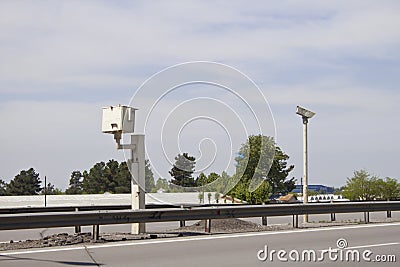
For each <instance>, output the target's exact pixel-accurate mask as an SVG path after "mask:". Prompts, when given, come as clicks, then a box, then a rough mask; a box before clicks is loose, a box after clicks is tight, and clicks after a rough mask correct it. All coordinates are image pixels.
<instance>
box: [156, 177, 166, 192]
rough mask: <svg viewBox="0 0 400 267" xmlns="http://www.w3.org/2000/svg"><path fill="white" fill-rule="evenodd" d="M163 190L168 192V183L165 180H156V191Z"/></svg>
mask: <svg viewBox="0 0 400 267" xmlns="http://www.w3.org/2000/svg"><path fill="white" fill-rule="evenodd" d="M159 189H164V190H165V191H167V190H168V181H167V179H165V178H161V177H160V178H158V179H157V182H156V190H159Z"/></svg>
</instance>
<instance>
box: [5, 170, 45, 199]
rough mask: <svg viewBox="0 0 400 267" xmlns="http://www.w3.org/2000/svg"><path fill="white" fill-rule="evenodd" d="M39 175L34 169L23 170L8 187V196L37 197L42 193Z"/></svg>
mask: <svg viewBox="0 0 400 267" xmlns="http://www.w3.org/2000/svg"><path fill="white" fill-rule="evenodd" d="M41 183H42V182H41V181H40V178H39V174H38V173H36V172H35V170H34V169H33V168H30V169H29V170H23V171H21V172H20V173H19V174H18V175H16V176H15V177H14V179H13V180H11V181H10V183H9V185H8V186H7V194H9V195H13V196H18V195H37V194H39V192H40V191H41V189H42V188H41V187H40V184H41Z"/></svg>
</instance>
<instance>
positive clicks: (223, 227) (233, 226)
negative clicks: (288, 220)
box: [174, 218, 291, 233]
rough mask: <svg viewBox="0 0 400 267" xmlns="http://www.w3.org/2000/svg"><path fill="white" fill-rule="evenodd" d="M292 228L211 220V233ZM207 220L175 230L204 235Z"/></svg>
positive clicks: (239, 221) (230, 220) (235, 220)
mask: <svg viewBox="0 0 400 267" xmlns="http://www.w3.org/2000/svg"><path fill="white" fill-rule="evenodd" d="M289 228H291V227H290V226H289V225H271V226H263V225H260V224H257V223H253V222H249V221H244V220H240V219H234V218H232V219H215V220H211V233H238V232H259V231H268V230H269V231H271V230H283V229H289ZM205 229H206V220H202V221H199V222H197V223H194V224H192V225H188V226H183V227H180V228H178V229H175V230H174V232H199V233H204V232H205Z"/></svg>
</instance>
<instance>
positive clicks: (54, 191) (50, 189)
mask: <svg viewBox="0 0 400 267" xmlns="http://www.w3.org/2000/svg"><path fill="white" fill-rule="evenodd" d="M45 189H46V191H45ZM40 194H41V195H44V194H46V195H62V194H63V192H62V190H61V189H59V188H55V187H54V185H53V184H51V183H47V186H46V188H43V189H42V191H41V193H40Z"/></svg>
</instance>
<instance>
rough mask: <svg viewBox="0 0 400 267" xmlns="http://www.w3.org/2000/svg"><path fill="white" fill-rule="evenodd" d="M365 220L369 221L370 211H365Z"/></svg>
mask: <svg viewBox="0 0 400 267" xmlns="http://www.w3.org/2000/svg"><path fill="white" fill-rule="evenodd" d="M364 222H365V223H369V212H368V211H365V212H364Z"/></svg>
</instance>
